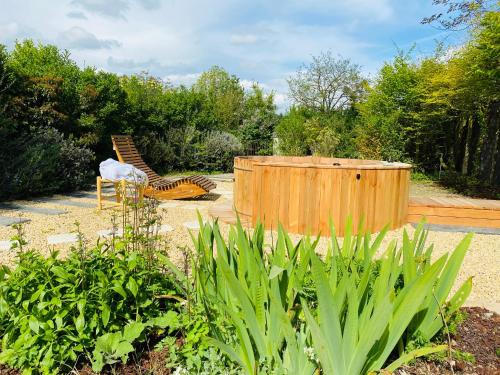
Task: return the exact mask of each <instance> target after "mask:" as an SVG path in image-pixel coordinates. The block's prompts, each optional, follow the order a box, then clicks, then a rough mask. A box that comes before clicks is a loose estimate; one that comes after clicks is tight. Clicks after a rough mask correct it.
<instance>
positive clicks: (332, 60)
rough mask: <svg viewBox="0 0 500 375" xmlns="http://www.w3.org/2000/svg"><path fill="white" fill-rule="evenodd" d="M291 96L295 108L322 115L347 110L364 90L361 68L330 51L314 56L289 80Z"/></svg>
mask: <svg viewBox="0 0 500 375" xmlns="http://www.w3.org/2000/svg"><path fill="white" fill-rule="evenodd" d="M288 86H289V95H290V97H291V98H292V99H293V101H294V102H295V104H296V105H298V106H303V107H306V108H308V109H312V110H317V111H320V112H323V113H329V112H332V111H333V110H335V109H345V108H347V107H350V106H352V105H353V104H354V103H356V102H357V100H358V99H359V97H360V96H361V95H362V93H363V91H364V87H365V85H364V80H363V78H362V77H361V73H360V68H359V65H357V64H354V63H352V62H351V60H350V59H345V58H342V57H340V56H339V57H338V58H336V57H335V56H333V54H332V52H331V51H328V52H324V53H322V54H320V55H319V56H314V57H313V60H312V62H311V63H310V64H309V65H302V66H301V67H300V68H299V70H298V71H297V73H295V74H294V75H293V76H291V77H290V78H289V79H288Z"/></svg>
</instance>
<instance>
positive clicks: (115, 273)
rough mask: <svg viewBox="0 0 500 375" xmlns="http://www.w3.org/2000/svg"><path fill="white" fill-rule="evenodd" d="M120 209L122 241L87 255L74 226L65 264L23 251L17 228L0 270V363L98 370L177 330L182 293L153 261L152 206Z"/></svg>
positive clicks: (31, 368) (32, 369) (44, 369)
mask: <svg viewBox="0 0 500 375" xmlns="http://www.w3.org/2000/svg"><path fill="white" fill-rule="evenodd" d="M123 193H124V192H123ZM124 202H125V203H124V204H123V210H122V218H121V222H122V223H123V227H122V229H123V233H124V234H123V238H120V237H117V236H115V235H113V237H112V239H111V240H110V241H107V242H104V243H100V242H98V243H97V245H96V246H95V247H94V248H91V249H88V248H87V246H86V244H85V241H84V239H83V237H82V235H81V233H80V232H79V231H78V227H77V234H78V238H79V241H78V245H77V246H76V247H72V248H71V249H70V251H69V254H68V255H67V256H66V257H65V258H64V259H62V258H61V257H59V254H58V252H56V251H53V252H51V254H50V255H49V257H45V256H43V255H42V254H40V253H39V252H37V251H35V250H29V251H26V250H25V245H26V243H25V242H24V241H23V239H22V229H21V228H18V230H19V234H18V236H17V237H16V238H15V241H16V245H15V249H17V251H18V258H17V261H16V263H15V265H14V267H13V268H8V267H7V266H2V267H1V269H0V332H1V339H2V351H1V353H0V362H1V363H4V364H8V365H9V366H11V367H13V368H17V369H21V370H22V371H23V373H26V374H30V373H57V372H64V373H67V372H71V371H72V370H73V369H75V368H77V367H78V366H80V365H81V364H82V363H83V362H91V363H92V367H93V369H94V370H95V371H101V370H102V369H103V367H104V366H105V365H110V364H113V363H115V362H117V361H119V360H120V361H123V362H126V361H127V359H128V357H129V354H130V353H131V352H132V351H135V350H136V349H137V344H138V343H141V342H145V341H146V340H147V336H148V335H151V334H152V333H154V334H157V335H158V334H162V333H163V334H164V333H165V331H168V332H169V333H170V332H172V331H173V330H175V329H178V328H179V318H178V315H179V313H178V310H179V304H178V302H177V301H178V300H181V301H182V300H183V299H182V293H183V289H182V287H180V286H179V285H178V283H177V281H176V279H175V278H174V277H173V276H171V275H169V274H168V273H165V270H164V269H163V267H162V266H161V265H160V264H159V263H158V262H157V260H156V259H157V258H156V257H157V256H161V254H158V253H157V251H158V249H157V247H158V245H159V239H158V237H157V236H156V235H155V233H156V229H155V228H157V226H158V225H159V223H158V217H157V214H156V211H155V205H154V202H153V201H151V202H150V201H147V202H146V201H145V202H143V203H139V204H135V203H130V202H129V199H128V198H127V199H126V200H124ZM116 229H117V225H116V223H115V224H114V230H115V232H116ZM177 294H180V296H177ZM162 296H175V298H172V299H164V298H163V297H162Z"/></svg>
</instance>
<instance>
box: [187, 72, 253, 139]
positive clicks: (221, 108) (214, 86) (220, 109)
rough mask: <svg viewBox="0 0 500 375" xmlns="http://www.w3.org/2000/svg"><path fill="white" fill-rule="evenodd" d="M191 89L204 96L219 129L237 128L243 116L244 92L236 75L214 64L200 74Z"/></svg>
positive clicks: (233, 129) (234, 129) (231, 129)
mask: <svg viewBox="0 0 500 375" xmlns="http://www.w3.org/2000/svg"><path fill="white" fill-rule="evenodd" d="M193 89H194V91H195V92H198V93H201V94H203V95H204V96H205V97H206V100H207V102H208V105H210V106H211V108H212V109H213V112H214V115H215V117H216V122H217V123H218V125H219V126H218V128H219V129H220V130H224V131H232V132H235V131H236V130H237V128H238V126H239V125H240V124H241V120H242V116H243V110H244V98H245V93H244V90H243V87H241V85H240V81H239V79H238V78H237V77H236V76H234V75H230V74H229V73H228V72H226V71H225V70H224V69H222V68H220V67H218V66H214V67H212V68H210V70H208V71H206V72H204V73H202V74H201V76H200V77H199V78H198V80H197V81H196V83H195V84H194V86H193Z"/></svg>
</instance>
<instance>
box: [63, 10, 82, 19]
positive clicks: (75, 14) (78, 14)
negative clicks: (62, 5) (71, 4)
mask: <svg viewBox="0 0 500 375" xmlns="http://www.w3.org/2000/svg"><path fill="white" fill-rule="evenodd" d="M66 15H67V16H68V17H69V18H75V19H79V20H86V19H87V16H86V15H85V13H83V12H79V11H71V12H68V14H66Z"/></svg>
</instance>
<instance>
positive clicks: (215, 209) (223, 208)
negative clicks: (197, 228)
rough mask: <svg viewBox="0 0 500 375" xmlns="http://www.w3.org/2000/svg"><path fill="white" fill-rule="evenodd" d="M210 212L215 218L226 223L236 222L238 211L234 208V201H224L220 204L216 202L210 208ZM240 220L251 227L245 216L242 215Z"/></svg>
mask: <svg viewBox="0 0 500 375" xmlns="http://www.w3.org/2000/svg"><path fill="white" fill-rule="evenodd" d="M208 214H209V215H210V216H212V217H213V218H214V219H219V220H220V221H222V222H223V223H226V224H233V225H234V224H236V222H237V219H236V212H235V211H234V208H233V202H227V201H226V202H223V203H219V204H215V205H213V206H211V207H210V208H209V209H208ZM240 221H241V223H242V224H243V226H245V227H250V226H251V225H250V224H251V223H250V222H249V221H248V220H246V219H245V218H244V217H241V216H240Z"/></svg>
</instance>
